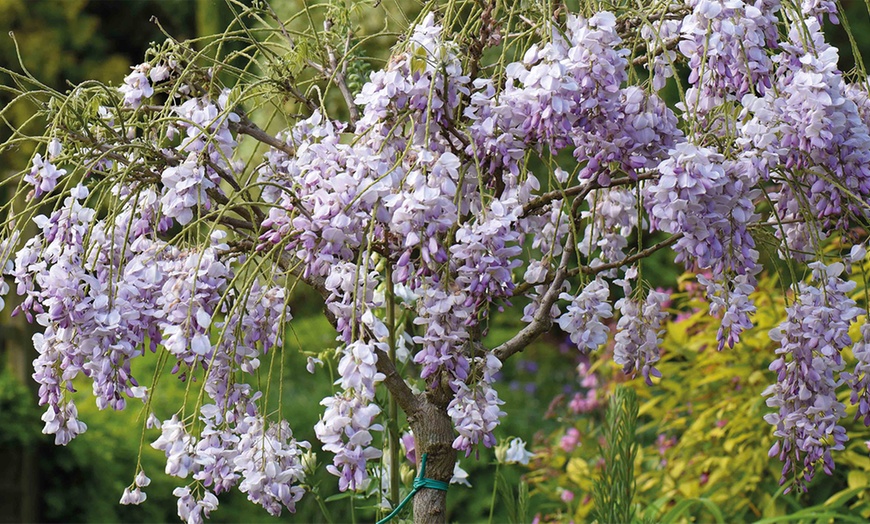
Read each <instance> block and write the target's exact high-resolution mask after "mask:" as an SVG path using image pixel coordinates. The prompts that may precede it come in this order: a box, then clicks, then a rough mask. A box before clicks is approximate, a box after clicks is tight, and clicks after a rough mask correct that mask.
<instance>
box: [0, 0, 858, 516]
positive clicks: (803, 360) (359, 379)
mask: <svg viewBox="0 0 870 524" xmlns="http://www.w3.org/2000/svg"><path fill="white" fill-rule="evenodd" d="M638 5H640V4H634V3H621V2H617V3H615V4H606V3H599V2H588V3H583V4H582V5H581V6H577V5H573V4H572V5H566V4H563V3H561V2H558V1H556V2H514V1H511V0H492V1H490V0H476V1H470V0H467V1H463V0H460V1H450V2H442V3H439V2H428V3H426V4H425V6H424V7H422V8H421V7H419V6H418V7H417V8H415V9H413V10H412V11H413V12H404V13H400V14H404V15H407V16H408V17H409V19H408V20H409V21H408V22H407V24H406V29H407V30H406V32H405V33H404V34H394V33H391V32H388V31H386V32H385V31H382V32H381V33H372V34H367V33H366V32H365V31H363V30H361V26H360V22H359V20H360V19H361V17H365V16H368V14H367V13H368V12H367V11H366V10H370V9H374V8H373V7H371V6H368V5H364V6H362V7H361V6H356V7H353V8H351V7H348V6H346V5H345V3H344V2H338V3H334V2H333V3H324V4H317V5H314V6H309V7H307V8H306V9H305V10H303V11H301V12H300V13H298V14H296V15H294V16H292V17H290V18H289V19H285V18H282V16H280V15H279V14H277V13H276V12H275V11H274V10H273V8H272V7H270V6H269V5H268V4H266V3H265V2H263V1H260V2H254V5H253V7H250V6H248V7H246V6H244V5H243V4H242V3H241V2H238V3H237V2H235V1H231V2H230V6H231V7H232V9H233V10H234V12H235V14H236V21H235V22H234V24H233V26H231V27H230V28H229V29H228V30H227V31H226V32H225V33H224V34H223V35H220V36H219V37H217V38H216V39H212V40H206V41H204V42H205V45H204V46H203V45H202V44H203V42H198V43H197V44H196V45H194V44H191V43H186V42H177V41H175V40H173V39H171V38H169V39H167V40H166V41H165V42H163V43H160V44H156V45H155V46H154V47H153V48H152V49H151V50H150V51H149V52H148V53H147V54H146V56H145V61H144V62H143V63H141V64H140V65H138V66H136V67H134V68H133V71H132V72H131V73H130V74H129V75H128V76H127V77H126V78H124V80H123V84H122V85H121V86H120V87H109V86H105V85H102V84H99V83H96V82H88V83H84V84H81V85H78V86H75V87H73V88H71V89H70V90H69V91H68V92H66V93H60V92H57V91H54V90H51V89H49V88H47V87H45V86H43V85H41V84H39V83H38V81H37V80H36V79H34V78H32V77H31V76H29V75H28V74H27V72H26V69H24V70H23V71H24V72H23V73H21V72H19V73H16V72H13V71H9V70H6V69H4V70H3V71H4V72H6V73H7V74H10V75H12V77H13V78H14V79H15V82H16V85H15V86H10V87H6V88H4V89H6V90H7V91H10V92H13V93H14V94H15V95H16V97H17V98H16V100H15V102H14V103H29V104H35V107H37V109H38V115H37V117H38V118H42V119H44V121H45V122H46V123H47V124H46V127H45V132H44V133H43V134H42V135H41V136H27V135H26V134H25V133H23V132H21V131H16V132H15V133H14V134H13V135H12V138H11V139H9V140H8V141H7V142H6V143H5V144H3V146H2V147H4V148H8V147H23V146H25V145H26V144H28V143H35V144H37V146H36V148H37V152H36V153H35V154H34V155H33V158H32V163H31V165H28V166H21V170H20V172H18V173H15V174H10V175H8V176H6V178H5V183H6V184H12V185H15V184H17V186H16V187H17V188H18V193H17V196H16V197H15V198H14V199H12V200H11V201H10V202H9V203H7V204H6V205H5V206H4V207H3V208H2V209H3V213H4V215H3V216H4V218H3V220H4V223H5V227H4V229H3V232H2V239H3V243H2V249H0V252H2V260H5V261H8V262H7V263H6V265H5V274H6V275H7V276H8V278H9V279H11V280H9V284H11V285H9V284H7V283H4V284H2V290H3V291H8V290H9V288H10V287H11V288H12V289H14V290H15V291H16V292H17V294H18V295H20V296H21V297H22V301H21V304H20V305H19V306H18V307H17V308H16V313H18V314H21V315H25V316H26V317H27V319H28V320H30V321H31V322H34V323H36V324H38V325H39V326H40V333H39V334H37V335H36V336H34V338H33V342H34V347H35V349H36V351H37V352H38V358H36V360H35V361H34V374H33V377H34V379H35V380H36V381H37V382H38V383H39V402H40V404H42V405H44V406H45V414H44V415H43V420H44V421H45V428H44V432H46V433H51V434H54V435H55V438H56V442H57V443H58V444H64V445H65V444H67V443H68V442H70V440H72V439H73V438H75V437H76V435H78V434H80V433H82V432H84V431H85V430H86V424H85V422H83V421H80V420H79V418H78V415H77V410H76V405H75V404H74V402H73V401H72V398H71V391H72V390H73V384H74V383H81V381H83V380H87V381H89V382H90V383H91V384H92V387H93V394H94V397H95V398H96V402H97V405H98V407H99V408H100V409H103V408H111V409H113V410H123V409H125V407H126V406H127V405H128V403H130V402H133V403H140V402H143V403H144V408H145V410H146V412H147V413H148V414H149V416H148V417H147V421H146V422H145V424H147V426H148V427H149V428H159V430H160V432H159V438H157V439H156V440H154V441H153V443H152V446H153V447H155V448H157V449H159V450H162V451H164V452H165V454H166V472H167V473H169V474H171V475H175V476H177V477H179V479H185V480H181V481H180V484H181V485H180V486H179V487H178V488H177V489H176V491H175V495H176V496H177V497H178V513H179V516H180V517H181V519H182V520H185V521H190V522H198V521H201V520H202V519H203V518H206V517H208V516H209V513H210V512H211V511H213V510H215V508H216V507H217V505H218V499H217V497H216V496H217V495H218V494H220V493H222V492H225V491H227V490H231V489H234V488H235V489H238V490H240V491H242V492H244V493H246V494H247V496H248V498H249V499H250V500H251V501H253V502H255V503H257V504H260V505H262V506H263V507H264V508H265V509H266V510H267V511H268V512H269V513H271V514H275V515H277V514H279V513H280V512H281V511H282V508H286V509H288V510H289V511H293V510H294V508H295V504H296V502H297V501H298V500H299V499H300V498H301V497H303V495H304V489H303V488H302V487H301V485H302V484H303V483H304V481H305V475H306V467H307V466H306V464H308V463H309V462H308V459H307V457H308V453H309V451H308V450H309V449H310V447H311V446H310V444H309V443H307V442H302V441H297V440H296V439H294V437H293V433H292V431H291V426H292V423H293V417H292V413H284V412H282V411H281V410H280V409H276V408H275V406H274V405H270V404H268V395H266V394H264V393H265V392H264V390H263V389H264V386H263V385H262V383H261V381H259V380H258V379H256V377H257V376H258V373H259V370H260V369H261V367H262V366H261V365H262V363H263V362H266V359H267V358H268V357H267V355H272V354H274V352H275V351H280V350H281V348H283V346H284V344H285V338H286V335H287V332H288V329H289V327H288V326H292V311H291V310H290V308H289V307H288V304H289V303H290V302H291V299H292V296H293V294H294V292H295V290H296V289H297V286H306V287H308V288H310V289H313V290H315V291H316V292H317V293H319V295H320V296H321V297H322V298H323V301H324V304H325V307H324V314H325V315H326V316H327V318H328V319H329V321H330V322H331V323H332V324H333V326H334V327H335V331H336V336H337V340H338V344H337V348H336V349H334V350H330V351H326V352H323V351H322V350H323V349H325V348H306V350H311V351H312V353H311V355H312V356H311V357H310V358H309V365H308V371H309V372H315V373H323V371H322V370H321V365H322V364H323V362H322V361H323V360H327V361H329V360H330V359H332V362H333V363H334V364H335V369H336V372H337V375H336V378H337V380H336V382H335V386H336V388H335V393H334V394H333V395H332V396H330V397H327V398H325V399H322V400H320V404H322V405H323V413H322V417H321V419H320V422H319V423H318V424H317V425H316V427H315V428H314V429H315V432H316V435H317V438H318V439H319V440H320V441H321V442H322V444H323V449H324V450H325V451H327V452H329V453H330V454H331V457H330V459H329V460H330V461H331V464H330V465H328V466H327V468H328V470H329V471H330V472H331V473H333V474H334V475H335V476H336V477H337V480H338V485H339V488H340V489H341V490H358V489H362V488H363V487H364V486H366V485H367V484H368V483H369V482H370V477H377V479H376V480H377V481H378V482H381V481H384V482H385V489H386V492H387V493H388V500H389V501H390V503H391V504H393V505H395V504H396V503H397V502H398V499H399V498H400V497H399V494H400V485H399V480H400V479H399V475H398V474H397V473H396V469H395V467H397V465H398V462H399V450H400V444H399V440H400V437H401V436H402V432H403V430H404V429H405V428H401V427H399V424H398V421H399V420H400V417H399V410H401V411H402V412H404V415H405V416H406V418H407V421H408V423H409V424H410V428H411V430H412V432H413V438H412V439H406V440H407V442H406V448H408V449H413V450H414V451H415V457H416V460H417V462H418V468H422V467H423V465H422V464H421V461H423V460H426V461H427V462H426V463H425V471H420V472H419V473H420V476H421V477H425V478H428V479H431V480H432V481H435V482H434V483H432V482H429V483H427V482H422V484H423V485H422V486H420V489H419V491H418V492H417V493H416V495H415V497H414V519H415V521H417V522H443V521H445V520H446V518H447V515H446V505H445V504H446V496H447V494H446V492H445V491H444V489H443V486H442V485H441V484H439V483H444V482H447V481H448V480H449V479H450V478H451V476H452V474H453V471H454V465H455V464H456V461H457V454H460V453H461V454H464V455H466V456H468V455H471V454H474V453H475V452H476V450H477V449H478V448H479V447H480V446H486V447H490V446H493V445H494V444H495V443H496V439H495V437H494V430H495V428H496V427H497V426H498V424H499V421H500V419H501V418H502V417H503V416H505V413H504V412H503V411H502V404H503V403H502V402H501V401H500V400H499V396H498V392H497V390H496V389H495V388H494V385H493V382H494V377H495V376H496V374H497V373H498V371H499V369H500V368H501V367H502V365H503V363H504V362H505V361H506V360H507V359H509V358H511V357H512V356H514V355H516V354H517V353H520V352H522V351H523V350H524V348H526V347H527V346H528V345H529V344H530V343H531V342H532V341H534V340H535V339H536V338H537V337H539V336H540V335H542V334H543V333H545V332H547V331H549V330H551V329H555V326H558V328H560V329H561V330H562V331H564V332H565V333H567V334H568V335H569V336H570V339H571V341H572V342H573V343H574V344H576V346H577V351H580V352H584V353H587V352H588V353H594V352H596V351H600V349H601V348H602V347H603V346H605V345H607V344H612V348H613V358H614V360H615V361H616V363H618V364H619V365H621V366H623V368H624V371H625V373H627V374H640V375H641V376H643V377H644V378H645V379H646V381H647V383H648V384H650V386H651V387H655V386H654V384H656V383H657V382H658V381H659V380H667V379H668V377H661V374H660V373H659V372H658V370H657V369H656V362H657V361H658V359H659V347H658V346H659V343H660V336H661V333H662V330H663V326H664V325H665V323H666V322H667V320H668V317H669V312H668V310H667V307H666V303H667V301H668V298H669V297H668V296H667V294H665V293H662V292H659V291H656V290H654V289H651V286H650V285H649V283H648V281H647V280H645V279H644V260H645V259H646V258H648V257H649V256H650V255H652V254H654V253H656V252H659V251H661V250H672V251H673V253H675V256H676V262H677V263H679V264H681V265H683V266H684V267H685V268H686V269H687V270H690V271H693V272H695V273H696V274H697V275H698V276H697V278H698V281H699V283H700V284H702V286H703V287H704V288H705V289H706V294H707V296H708V298H709V299H710V301H711V304H712V306H711V311H710V313H711V315H715V316H717V317H718V318H720V319H721V327H720V329H719V333H718V340H719V348H718V349H719V350H721V351H739V350H740V342H739V341H740V335H741V333H743V332H744V331H745V330H747V329H748V328H750V327H751V326H752V315H753V312H754V306H753V302H752V300H751V298H750V295H751V293H753V291H754V290H755V286H756V278H757V276H758V275H759V273H760V272H761V271H763V270H764V268H763V266H762V260H761V258H760V257H761V254H760V253H762V252H764V251H766V252H769V253H771V254H774V255H776V258H781V259H783V260H784V265H781V266H780V267H782V268H787V269H788V271H787V273H788V274H789V276H790V278H786V279H785V281H786V282H791V284H790V285H791V287H792V289H793V294H792V295H790V297H789V304H790V305H789V306H788V309H787V318H788V320H787V321H786V322H784V323H783V324H782V325H781V326H780V327H779V328H778V329H776V330H774V331H772V332H771V333H770V336H771V338H772V340H773V341H775V343H776V345H777V346H778V349H777V350H776V355H771V360H772V364H771V369H773V370H776V371H777V373H778V380H777V382H776V383H775V384H772V385H771V386H770V387H769V389H768V390H767V392H766V395H767V404H768V405H769V406H771V407H772V408H773V410H772V412H771V413H770V414H769V415H768V416H767V417H766V420H767V422H769V423H770V424H771V425H772V426H773V427H772V431H774V432H775V435H776V437H777V439H778V440H777V443H776V444H775V446H774V447H773V448H772V449H771V450H770V454H771V456H774V455H776V456H778V457H779V458H780V459H781V460H782V461H783V464H784V465H783V470H782V481H783V482H784V483H785V482H788V483H789V484H790V486H791V487H793V488H797V489H801V488H803V487H804V486H805V484H806V482H807V481H808V480H810V479H811V478H812V477H813V475H814V473H815V472H816V469H818V468H821V469H823V470H824V472H826V473H830V472H831V470H832V469H833V468H834V454H833V452H835V451H836V450H838V449H842V448H843V444H844V442H845V441H846V440H847V438H848V437H847V435H846V434H845V430H844V429H843V428H842V426H841V425H840V424H839V422H840V420H841V419H842V418H843V417H844V416H845V414H846V406H845V404H844V403H842V402H841V401H840V400H838V393H841V392H842V391H845V390H851V402H852V403H853V404H857V406H858V407H857V413H858V416H859V417H862V418H863V419H864V422H865V423H866V424H870V392H868V388H870V374H868V372H870V325H868V324H866V323H864V322H865V318H866V310H865V309H864V308H865V307H866V301H865V300H864V299H863V298H862V297H853V296H851V295H850V292H851V291H852V290H853V288H854V286H855V285H854V283H853V282H851V281H850V275H851V273H852V271H853V266H854V267H861V264H859V263H860V262H861V261H862V260H863V258H864V247H863V245H864V242H865V241H866V237H867V234H868V233H867V230H866V229H865V226H866V224H867V218H868V216H870V133H868V125H870V97H868V90H867V86H868V81H867V78H866V75H865V73H863V67H862V66H861V64H860V63H859V65H858V66H857V68H856V70H855V71H854V72H850V74H849V75H846V74H844V73H843V72H841V71H840V69H838V50H837V49H836V48H835V47H833V46H832V45H831V44H829V43H827V41H826V36H825V34H824V32H823V31H822V23H823V22H824V21H825V20H828V21H830V22H831V23H834V24H836V23H838V11H837V5H836V3H835V2H832V1H830V0H818V1H816V0H804V1H803V2H801V3H794V2H780V1H779V0H755V1H749V0H746V1H744V0H686V1H685V3H680V2H671V1H668V0H652V1H650V2H646V3H643V5H642V6H641V7H638ZM379 12H382V11H379ZM396 13H397V11H395V10H394V11H393V12H392V15H394V16H397V17H398V15H397V14H396ZM384 36H386V37H389V38H392V42H394V45H393V47H392V50H391V52H390V55H389V59H388V60H384V61H383V63H381V62H377V61H375V60H370V59H366V57H365V56H363V54H362V52H361V50H362V49H364V48H365V46H364V44H366V42H368V41H369V40H371V39H372V38H374V37H384ZM230 44H232V45H230ZM225 46H226V47H225ZM853 73H854V74H853ZM850 79H851V80H854V81H850ZM664 93H669V94H668V96H665V95H664ZM669 97H670V98H669ZM671 98H673V102H670V100H671ZM282 127H284V128H285V129H283V130H280V129H281V128H282ZM30 224H35V228H36V229H35V230H34V231H35V232H36V234H35V235H34V236H30V234H29V233H28V231H30V230H31V228H32V227H33V226H31V225H30ZM0 303H2V302H0ZM859 303H860V304H862V305H859ZM516 308H520V309H521V310H522V311H521V313H516V315H517V317H519V316H520V315H521V316H522V320H523V322H524V327H522V329H519V330H518V331H517V332H516V333H515V334H514V335H513V337H512V338H510V339H509V340H507V341H506V342H504V343H502V344H500V345H498V346H496V347H488V346H487V344H486V343H485V342H484V337H485V335H486V333H487V330H488V327H489V325H490V321H491V319H492V318H494V316H496V315H499V314H503V313H504V312H505V310H514V309H516ZM856 322H862V323H864V324H862V325H861V328H860V332H861V338H860V339H859V340H857V341H856V340H852V339H851V338H850V336H849V329H850V326H852V325H853V324H854V323H856ZM847 348H851V354H853V355H854V359H855V362H853V363H847V362H845V361H844V359H843V358H842V354H843V352H844V350H847ZM317 355H321V356H322V357H323V358H319V357H318V356H317ZM136 359H154V360H155V361H156V363H157V366H158V368H159V369H162V368H163V367H164V366H165V367H167V368H171V378H163V379H162V380H163V381H166V380H181V381H186V382H187V383H188V384H191V383H194V382H195V383H196V384H197V386H196V387H195V388H193V391H194V392H197V393H196V394H194V395H193V398H192V399H191V400H189V401H188V402H186V403H185V405H184V406H177V408H178V411H177V412H175V413H154V412H153V411H152V400H153V399H154V398H155V397H157V396H159V395H160V385H161V383H163V382H158V381H157V380H156V378H155V379H152V378H151V377H137V376H134V374H133V373H132V368H131V363H132V362H133V361H135V360H136ZM327 364H329V362H327ZM300 371H301V370H287V373H299V372H300ZM383 391H386V392H388V395H384V394H381V393H379V392H383ZM383 399H387V400H383ZM318 400H319V399H318ZM285 417H286V419H288V420H285ZM381 432H383V437H381V436H379V435H378V434H379V433H381ZM385 465H386V466H390V467H384V466H385ZM391 471H392V473H390V472H391ZM384 479H389V480H384ZM148 483H149V479H148V477H147V476H146V474H145V472H140V473H139V474H138V475H137V476H136V478H135V480H134V481H133V483H132V484H131V485H130V487H129V488H128V489H127V490H126V491H125V492H124V493H123V497H122V499H121V502H122V503H125V504H137V503H140V502H142V501H144V500H145V493H144V492H143V488H144V487H145V486H147V485H148ZM119 495H120V494H119Z"/></svg>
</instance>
